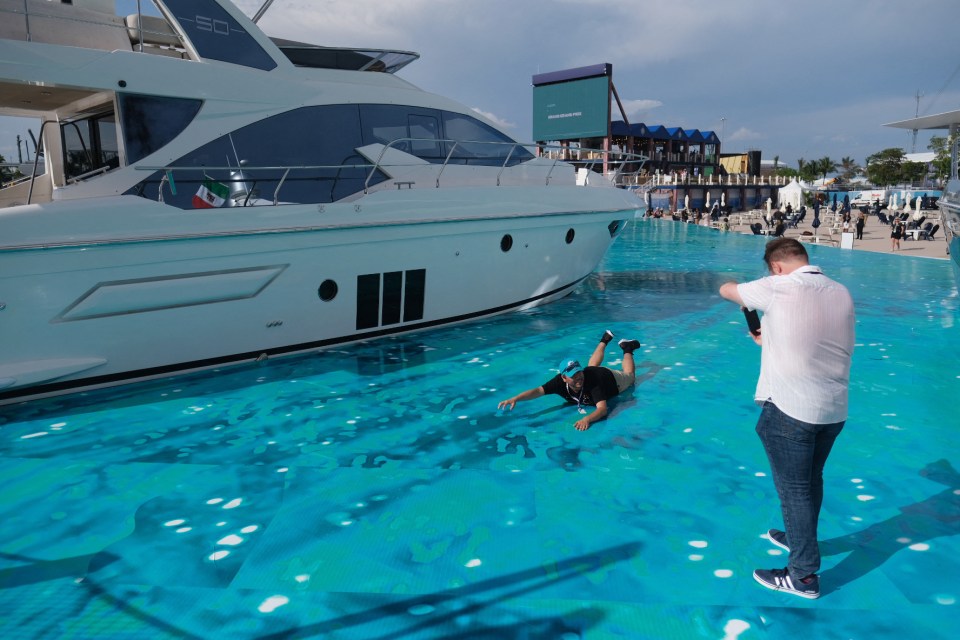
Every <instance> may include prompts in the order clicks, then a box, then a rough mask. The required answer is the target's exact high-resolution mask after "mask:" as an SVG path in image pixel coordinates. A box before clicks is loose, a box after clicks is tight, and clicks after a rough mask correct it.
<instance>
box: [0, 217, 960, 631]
mask: <svg viewBox="0 0 960 640" xmlns="http://www.w3.org/2000/svg"><path fill="white" fill-rule="evenodd" d="M762 251H763V239H762V238H759V237H754V236H742V235H737V234H723V233H721V232H717V231H714V230H711V229H704V228H702V227H694V226H692V225H691V226H686V225H681V224H678V223H674V222H670V221H659V220H657V221H653V220H649V221H648V220H638V221H636V223H635V224H631V225H629V226H628V227H627V229H626V230H625V231H624V232H623V235H622V236H621V238H620V239H618V240H617V242H616V243H615V244H614V246H613V248H612V250H611V252H610V253H609V255H608V256H607V258H606V259H605V261H604V263H603V264H602V265H601V266H600V268H599V269H598V270H597V272H596V273H595V274H594V275H592V276H591V277H590V278H588V279H587V280H586V281H585V282H584V283H583V284H582V285H581V286H580V287H579V288H578V289H577V290H576V291H575V292H574V293H573V294H572V295H570V296H568V297H567V298H565V299H563V300H561V301H559V302H556V303H554V304H551V305H547V306H545V307H541V308H538V309H535V310H533V311H530V312H525V313H514V314H509V315H505V316H501V317H498V318H496V319H493V320H489V321H484V322H477V323H473V324H467V325H463V326H460V327H455V328H449V329H443V330H436V331H430V332H425V333H420V334H415V335H411V336H407V337H401V338H395V339H386V340H380V341H376V342H370V343H362V344H356V345H351V346H348V347H345V348H340V349H337V350H331V351H325V352H321V353H317V354H313V355H310V356H303V357H295V358H288V359H278V360H271V361H269V362H266V363H262V364H260V365H255V366H254V365H251V366H246V367H240V368H234V369H228V370H224V371H222V372H218V373H206V374H202V375H193V376H184V377H179V378H171V379H167V380H163V381H156V382H151V383H146V384H141V385H135V386H128V387H124V388H118V389H110V390H103V391H98V392H94V393H89V394H85V395H83V396H72V397H66V398H57V399H51V400H45V401H39V402H35V403H33V404H28V405H25V406H16V407H2V408H0V456H2V458H0V483H2V487H3V493H2V496H3V497H2V500H0V516H2V521H0V522H2V524H0V638H4V639H13V638H36V639H50V638H70V639H81V638H97V639H110V638H124V639H126V638H151V639H153V638H171V639H172V638H190V639H192V638H197V639H208V638H229V639H236V638H263V639H266V638H277V639H279V638H314V637H316V638H320V637H322V638H420V637H422V638H463V639H467V638H470V639H473V638H481V639H491V640H493V639H500V638H517V639H520V638H527V639H539V638H557V639H561V640H571V639H574V638H630V639H637V638H678V639H682V638H717V639H719V638H726V639H732V638H743V639H747V638H781V637H788V636H790V637H795V636H797V635H799V636H800V637H813V638H902V637H918V638H919V637H922V638H949V637H955V634H956V631H955V629H956V628H957V625H958V624H960V604H958V602H957V600H958V598H960V579H958V576H960V536H958V533H960V452H958V432H960V418H958V414H957V406H958V405H957V402H958V401H957V398H960V310H958V307H960V304H958V297H957V290H956V286H955V283H954V281H953V278H952V271H951V267H950V264H949V263H948V262H947V261H945V260H931V259H922V258H910V257H905V256H900V255H897V256H893V255H884V254H877V253H869V252H863V251H843V250H839V249H835V248H831V247H819V246H812V247H809V251H810V252H811V262H812V263H814V264H818V265H820V266H821V267H822V268H823V269H824V270H825V272H826V273H827V274H828V275H830V276H831V277H833V278H835V279H837V280H839V281H841V282H843V283H845V284H846V285H847V286H848V288H849V289H850V291H851V293H852V295H853V297H854V300H855V302H856V305H857V314H858V318H857V348H856V351H855V354H854V366H853V372H852V380H851V390H850V396H851V397H850V407H851V413H850V418H849V420H848V421H847V426H846V428H845V429H844V432H843V433H842V434H841V436H840V438H839V439H838V441H837V444H836V447H835V448H834V451H833V453H832V455H831V458H830V460H829V461H828V463H827V468H826V480H825V482H826V484H825V494H826V496H825V500H824V505H823V511H822V516H821V527H820V537H821V541H822V542H821V549H822V551H823V554H824V565H823V568H822V570H821V589H822V596H821V598H820V599H819V600H814V601H810V600H804V599H801V598H797V597H795V596H790V595H786V594H782V593H775V592H772V591H769V590H766V589H764V588H762V587H760V586H759V585H757V584H756V583H755V582H754V580H753V578H752V576H751V574H752V571H753V569H755V568H773V567H783V566H785V565H786V556H785V554H784V553H783V552H781V551H780V550H779V549H777V548H776V547H774V546H773V545H772V544H770V543H769V541H767V540H766V539H765V538H764V537H763V535H764V534H765V532H766V531H767V529H769V528H771V527H780V526H781V524H782V523H781V521H780V518H779V507H778V503H777V500H776V493H775V490H774V488H773V483H772V481H771V478H770V477H769V469H768V465H767V461H766V457H765V455H764V453H763V450H762V448H761V446H760V442H759V440H758V439H757V437H756V435H755V433H754V431H753V429H754V425H755V423H756V419H757V416H758V412H759V410H758V408H757V407H756V406H755V405H754V404H753V401H752V395H753V390H754V386H755V383H756V377H757V372H758V367H759V349H758V348H757V347H756V345H754V344H753V342H752V341H751V340H750V339H749V338H748V337H747V335H746V327H745V325H744V322H743V316H742V315H741V314H740V312H739V311H738V310H737V308H736V307H735V306H734V305H732V304H730V303H728V302H725V301H723V300H721V299H720V297H719V296H718V295H717V289H718V287H719V286H720V284H721V283H722V282H723V281H724V280H725V278H726V277H728V276H734V277H736V278H737V279H740V280H743V279H751V278H754V277H758V276H760V275H763V268H762V267H763V263H762V260H761V256H762ZM608 328H609V329H611V330H612V331H613V332H614V333H615V334H616V335H617V338H618V339H619V338H622V337H625V338H634V337H635V338H638V339H640V341H641V342H642V343H643V346H642V348H641V349H640V350H639V351H638V352H637V353H636V356H637V373H638V385H637V386H636V387H635V390H634V391H632V392H628V393H627V394H626V395H624V396H620V397H619V398H617V399H616V401H615V402H614V404H613V411H612V415H611V416H610V417H609V418H608V419H607V420H605V421H603V422H601V423H599V424H597V425H595V426H594V427H593V428H591V429H590V430H589V431H586V432H578V431H576V430H574V428H573V423H574V422H575V421H576V420H577V418H578V417H579V415H578V414H577V411H576V408H575V407H571V406H568V405H563V404H562V403H561V401H560V399H559V398H557V397H555V396H553V397H547V398H541V399H539V400H535V401H531V402H525V403H520V404H518V405H517V407H516V409H514V410H513V411H512V412H502V411H498V410H497V403H498V401H500V400H503V399H505V398H508V397H510V396H512V395H514V394H515V393H518V392H519V391H522V390H524V389H527V388H529V387H534V386H537V385H539V384H541V383H543V382H545V381H546V380H547V379H548V378H549V377H550V376H551V375H552V374H553V373H554V370H553V367H555V366H556V363H557V362H558V361H559V360H560V359H561V358H562V357H564V356H566V355H568V354H573V355H578V356H580V357H582V358H583V359H584V360H586V359H587V358H588V357H589V354H590V352H591V351H592V350H593V348H594V346H595V345H596V342H597V339H598V338H599V336H600V335H601V333H602V332H603V330H604V329H608ZM620 355H621V354H620V350H619V349H618V348H617V347H616V346H615V344H614V345H611V347H610V348H609V349H608V351H607V360H606V364H608V365H609V366H611V367H616V366H618V365H619V364H620ZM951 630H952V631H951Z"/></svg>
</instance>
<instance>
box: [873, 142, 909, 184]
mask: <svg viewBox="0 0 960 640" xmlns="http://www.w3.org/2000/svg"><path fill="white" fill-rule="evenodd" d="M904 160H906V155H905V154H904V152H903V149H901V148H899V147H891V148H889V149H884V150H883V151H878V152H877V153H875V154H873V155H871V156H868V157H867V179H868V180H870V182H872V183H873V184H875V185H877V186H878V187H886V186H889V185H892V184H896V183H897V182H899V181H900V177H901V175H902V172H901V166H902V165H903V162H904Z"/></svg>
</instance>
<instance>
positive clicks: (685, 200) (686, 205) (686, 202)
mask: <svg viewBox="0 0 960 640" xmlns="http://www.w3.org/2000/svg"><path fill="white" fill-rule="evenodd" d="M683 208H684V209H689V208H690V194H689V193H688V194H687V195H685V196H683Z"/></svg>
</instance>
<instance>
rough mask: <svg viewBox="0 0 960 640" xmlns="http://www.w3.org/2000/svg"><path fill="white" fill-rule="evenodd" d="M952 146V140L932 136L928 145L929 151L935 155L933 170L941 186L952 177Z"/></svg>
mask: <svg viewBox="0 0 960 640" xmlns="http://www.w3.org/2000/svg"><path fill="white" fill-rule="evenodd" d="M950 146H951V141H950V138H949V137H946V138H945V137H943V136H932V137H931V138H930V144H928V145H927V149H929V150H930V151H933V153H934V158H933V170H934V172H935V173H936V176H937V180H939V181H940V184H941V185H942V184H944V183H945V182H946V181H947V178H949V177H950Z"/></svg>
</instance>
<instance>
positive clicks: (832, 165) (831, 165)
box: [816, 156, 837, 180]
mask: <svg viewBox="0 0 960 640" xmlns="http://www.w3.org/2000/svg"><path fill="white" fill-rule="evenodd" d="M816 165H817V175H818V176H821V177H823V179H824V180H826V179H827V174H828V173H833V172H834V171H836V170H837V163H836V162H834V161H833V160H831V159H830V156H824V157H822V158H820V159H819V160H817V161H816Z"/></svg>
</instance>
